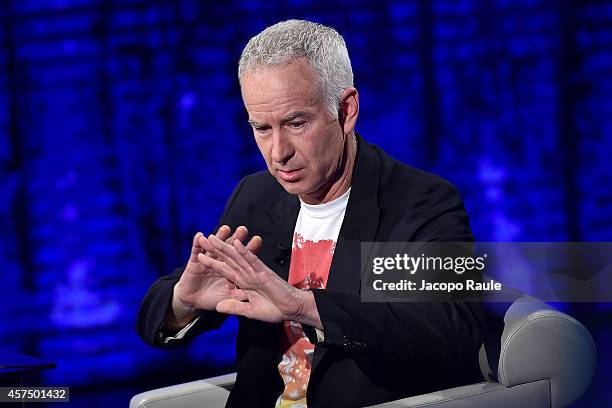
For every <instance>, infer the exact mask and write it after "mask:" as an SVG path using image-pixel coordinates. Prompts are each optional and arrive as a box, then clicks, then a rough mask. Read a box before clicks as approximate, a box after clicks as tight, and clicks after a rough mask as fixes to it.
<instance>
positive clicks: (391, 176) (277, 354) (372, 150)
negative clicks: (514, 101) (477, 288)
mask: <svg viewBox="0 0 612 408" xmlns="http://www.w3.org/2000/svg"><path fill="white" fill-rule="evenodd" d="M357 138H358V151H357V159H356V164H355V168H354V171H353V179H352V189H351V195H350V198H349V202H348V206H347V209H346V214H345V218H344V222H343V223H342V228H341V230H340V234H339V237H338V240H337V243H336V249H335V254H334V258H333V261H332V265H331V270H330V274H329V279H328V282H327V287H326V289H321V290H314V291H313V292H314V295H315V301H316V304H317V308H318V311H319V315H320V316H321V321H322V323H323V328H324V334H325V341H324V342H322V343H318V344H317V342H316V336H315V335H314V330H313V329H312V328H311V327H305V331H306V333H307V335H308V336H309V338H310V339H311V341H312V342H313V343H314V344H315V346H316V347H315V352H314V358H313V367H312V371H311V377H310V382H309V385H308V394H307V401H308V406H309V407H310V408H318V407H359V406H364V405H371V404H377V403H380V402H384V401H390V400H394V399H398V398H403V397H407V396H411V395H418V394H422V393H427V392H431V391H435V390H439V389H444V388H449V387H455V386H459V385H464V384H469V383H473V382H478V381H482V376H481V374H480V370H479V366H478V350H479V348H480V346H481V344H482V338H481V326H482V312H481V305H480V304H479V303H462V302H438V303H434V302H429V303H398V302H389V303H362V302H361V300H360V295H359V291H360V289H359V288H360V256H359V253H360V243H361V242H367V241H377V242H389V241H447V242H453V241H454V242H466V241H469V242H471V241H473V237H472V233H471V230H470V226H469V221H468V217H467V214H466V212H465V209H464V206H463V202H462V200H461V197H460V195H459V193H458V192H457V190H456V189H455V188H454V187H453V186H452V185H451V184H449V183H448V182H446V181H445V180H443V179H441V178H440V177H438V176H435V175H432V174H430V173H427V172H424V171H421V170H418V169H415V168H412V167H409V166H407V165H404V164H402V163H400V162H398V161H396V160H394V159H393V158H391V157H390V156H388V155H387V154H386V153H385V152H383V151H382V150H381V149H380V148H378V147H376V146H373V145H370V144H368V143H366V142H365V141H364V140H363V139H362V138H361V137H359V136H358V137H357ZM299 208H300V205H299V200H298V198H297V197H296V196H294V195H290V194H288V193H287V192H285V190H284V189H283V188H282V187H281V186H280V184H278V182H277V181H276V180H275V179H274V178H273V177H272V176H271V175H270V173H269V172H267V171H263V172H259V173H255V174H253V175H250V176H247V177H245V178H244V179H243V180H242V181H241V182H240V183H239V184H238V186H237V187H236V189H235V191H234V192H233V194H232V196H231V197H230V199H229V201H228V203H227V205H226V208H225V211H224V213H223V216H222V217H221V220H220V225H221V224H228V225H230V226H231V227H232V228H234V227H237V226H239V225H245V226H247V227H248V228H249V232H250V233H251V234H253V235H255V234H256V235H260V236H261V237H262V238H263V246H262V248H261V250H260V251H259V253H258V256H259V257H260V258H261V260H262V261H263V262H265V263H266V265H268V266H269V267H270V268H271V269H273V270H274V271H275V272H277V273H278V274H279V275H280V276H281V277H283V278H284V279H287V276H288V272H289V263H290V260H289V257H290V248H291V244H292V236H293V229H294V227H295V223H296V220H297V216H298V212H299ZM181 273H182V269H177V270H176V271H175V272H174V273H173V274H171V275H168V276H165V277H162V278H160V279H158V280H157V281H156V282H155V283H154V284H153V285H152V286H151V288H150V289H149V291H148V292H147V294H146V295H145V298H144V299H143V301H142V305H141V308H140V311H139V315H138V332H139V334H140V336H141V337H142V338H143V339H144V340H145V341H146V342H147V343H149V344H153V345H156V346H160V347H168V346H174V345H177V344H181V343H184V342H185V341H188V340H189V338H191V337H193V336H195V335H197V334H199V333H201V332H203V331H207V330H212V329H215V328H217V327H219V326H220V325H221V323H222V322H223V320H224V319H225V318H226V317H227V316H225V315H221V314H219V313H216V312H206V313H204V314H203V315H202V317H201V318H200V320H199V321H198V323H197V324H196V325H195V326H194V328H192V329H191V330H190V331H189V333H188V335H187V336H186V337H185V338H184V339H183V340H181V341H177V342H175V343H174V344H169V345H164V344H162V343H161V341H160V339H161V334H160V330H161V328H162V324H163V320H164V315H165V312H166V310H167V308H168V306H169V305H170V303H171V296H172V289H173V286H174V285H175V284H176V282H177V281H178V279H179V277H180V275H181ZM282 333H283V332H282V325H281V324H270V323H264V322H260V321H256V320H250V319H246V318H242V317H241V318H239V329H238V337H237V342H236V349H237V372H238V375H237V379H236V383H235V385H234V388H233V389H232V392H231V394H230V397H229V399H228V402H227V406H228V407H273V406H274V403H275V401H276V399H277V398H278V396H279V395H280V393H281V392H282V390H283V382H282V379H281V377H280V375H279V373H278V368H277V365H278V363H279V362H280V360H281V357H282V356H281V343H280V341H281V338H282V337H281V336H282Z"/></svg>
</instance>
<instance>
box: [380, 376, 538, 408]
mask: <svg viewBox="0 0 612 408" xmlns="http://www.w3.org/2000/svg"><path fill="white" fill-rule="evenodd" d="M548 383H549V382H548V380H541V381H536V382H532V383H527V384H521V385H517V386H516V387H511V388H507V387H506V386H504V385H502V384H500V383H493V382H482V383H478V384H471V385H465V386H462V387H456V388H449V389H447V390H441V391H436V392H432V393H430V394H423V395H417V396H414V397H409V398H404V399H400V400H396V401H391V402H385V403H383V404H378V405H374V406H372V407H370V408H480V407H495V408H516V407H529V408H550V399H549V393H548V387H549V384H548Z"/></svg>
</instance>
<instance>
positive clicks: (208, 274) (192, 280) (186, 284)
mask: <svg viewBox="0 0 612 408" xmlns="http://www.w3.org/2000/svg"><path fill="white" fill-rule="evenodd" d="M190 266H191V267H190ZM179 285H181V291H182V301H183V302H185V303H188V304H191V305H193V307H195V308H196V309H202V310H215V308H216V307H217V303H219V302H220V301H221V300H223V299H228V298H229V297H230V295H231V293H232V291H233V290H234V289H235V285H234V284H233V283H232V282H230V281H228V280H227V279H225V278H224V277H223V276H221V275H219V274H218V273H215V272H213V271H211V270H207V268H205V267H204V266H203V265H202V264H200V263H196V264H194V265H189V266H188V267H187V268H185V272H183V276H182V277H181V281H180V282H179Z"/></svg>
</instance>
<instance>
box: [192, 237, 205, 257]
mask: <svg viewBox="0 0 612 408" xmlns="http://www.w3.org/2000/svg"><path fill="white" fill-rule="evenodd" d="M203 235H204V234H202V233H201V232H198V233H196V234H195V235H194V237H193V243H192V244H191V254H190V256H189V262H198V254H199V253H201V252H202V246H201V245H200V237H201V236H203Z"/></svg>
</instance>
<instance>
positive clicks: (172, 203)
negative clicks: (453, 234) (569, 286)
mask: <svg viewBox="0 0 612 408" xmlns="http://www.w3.org/2000/svg"><path fill="white" fill-rule="evenodd" d="M287 18H304V19H310V20H314V21H318V22H321V23H324V24H328V25H331V26H333V27H335V28H336V29H337V30H338V31H339V32H340V33H342V34H343V35H344V37H345V39H346V42H347V45H348V48H349V52H350V54H351V57H352V62H353V69H354V72H355V79H356V86H357V88H358V90H359V92H360V99H361V114H360V118H359V121H358V127H357V129H358V131H359V132H360V133H361V134H362V135H363V136H364V137H365V138H366V139H367V140H368V141H370V142H373V143H376V144H379V145H380V146H382V147H383V148H384V149H386V150H387V151H388V152H390V153H391V154H392V155H394V156H395V157H396V158H399V159H401V160H403V161H405V162H406V163H409V164H412V165H415V166H419V167H422V168H425V169H427V170H430V171H433V172H436V173H438V174H440V175H442V176H443V177H446V178H448V179H450V180H451V181H452V182H453V183H455V184H456V185H457V186H458V188H459V189H460V190H461V192H462V193H463V195H464V198H465V201H466V205H467V208H468V211H469V213H470V215H471V220H472V226H473V229H474V232H475V235H476V237H477V239H479V240H481V241H611V240H612V191H611V190H612V189H611V180H612V165H611V153H610V152H611V151H612V5H611V4H610V3H607V4H606V3H605V2H601V1H592V2H589V1H554V0H550V1H547V0H511V1H510V0H495V1H477V0H420V1H393V0H378V1H376V2H371V1H359V0H350V1H348V0H340V1H334V2H315V1H309V0H292V1H261V2H257V1H252V0H251V1H223V2H221V1H219V2H213V1H199V0H185V1H170V0H168V1H163V0H158V1H144V0H129V1H128V0H122V1H118V0H117V1H104V0H12V1H11V0H3V1H1V2H0V273H1V277H2V280H1V286H2V289H1V293H2V296H1V301H0V302H1V307H0V317H1V326H0V347H1V348H2V350H6V351H14V352H20V353H24V354H29V355H35V356H44V357H47V358H49V359H52V360H55V361H57V362H58V368H57V369H55V370H49V371H47V372H46V373H45V374H44V377H43V380H44V381H45V382H46V383H48V384H57V385H70V386H72V387H87V386H96V385H101V384H125V383H130V382H137V381H139V379H140V381H142V379H143V378H148V377H147V375H149V374H151V373H153V375H155V376H157V377H158V378H164V377H163V376H164V375H166V377H165V379H163V380H162V382H165V383H168V384H170V383H172V382H173V380H176V379H177V378H181V379H183V377H181V375H180V374H181V370H182V369H181V368H180V367H183V368H184V370H188V371H189V370H190V372H191V373H192V374H190V375H192V376H193V379H195V378H196V377H198V375H200V376H204V375H208V374H210V373H218V372H222V371H229V370H231V369H232V364H233V360H234V348H233V347H234V346H233V344H234V342H233V336H234V333H235V329H236V323H235V321H230V322H229V323H228V324H227V325H226V326H224V328H223V329H222V330H220V331H218V332H216V333H209V334H206V335H203V336H201V337H200V338H199V339H197V340H196V341H195V342H194V343H193V344H192V345H191V346H189V347H186V348H183V349H180V350H176V351H172V352H165V351H159V350H154V349H152V348H150V347H148V346H145V345H144V344H143V343H142V342H141V341H140V339H139V338H138V337H137V336H136V333H135V317H136V311H137V309H138V305H139V301H140V299H141V297H142V296H143V294H144V292H145V291H146V289H147V288H148V286H149V285H150V284H151V282H152V281H153V280H155V279H156V278H157V277H159V276H161V275H164V274H167V273H170V272H171V271H172V270H173V268H174V267H176V266H180V265H181V264H183V263H184V262H185V261H186V259H187V256H188V253H189V247H190V242H191V239H192V238H191V237H192V236H193V234H194V233H195V232H197V231H203V232H206V233H208V232H212V231H213V229H214V227H215V225H216V222H217V219H218V217H219V215H220V213H221V211H222V208H223V205H224V203H225V200H226V198H227V197H228V195H229V194H230V193H231V191H232V190H233V188H234V186H235V185H236V183H237V182H238V181H239V180H240V178H241V177H242V176H244V175H245V174H248V173H250V172H253V171H256V170H260V169H263V168H264V163H263V161H262V160H261V158H260V157H259V153H258V151H257V148H256V146H255V144H254V142H253V140H252V134H251V131H250V128H249V126H248V124H247V122H246V119H247V117H246V113H245V111H244V108H243V106H242V101H241V98H240V90H239V87H238V83H237V75H236V71H237V61H238V57H239V55H240V51H241V49H242V47H243V46H244V45H245V44H246V42H247V40H248V39H249V38H250V37H251V36H253V35H254V34H256V33H258V32H259V31H261V30H262V29H263V28H265V27H266V26H268V25H270V24H273V23H275V22H277V21H279V20H283V19H287ZM561 306H564V305H561ZM564 307H565V308H566V310H568V311H569V312H570V313H571V311H572V308H575V307H576V306H574V305H565V306H564ZM588 310H589V313H591V314H592V316H599V317H602V316H607V317H609V315H610V308H609V307H607V305H605V304H599V305H591V308H590V309H588ZM602 319H603V317H602ZM595 320H597V319H595ZM602 321H605V319H603V320H602ZM598 330H599V331H598ZM593 331H594V333H595V335H596V336H599V337H598V346H599V348H600V355H601V356H604V357H605V356H607V357H610V356H611V353H612V350H611V349H610V346H609V343H608V344H606V343H605V341H604V340H603V339H606V338H608V339H609V338H610V329H609V328H601V327H600V328H599V329H597V327H594V328H593ZM606 336H607V337H606ZM610 360H611V359H610V358H608V359H607V361H608V363H607V364H608V366H606V365H605V361H604V360H601V362H600V368H599V375H600V376H601V375H604V374H607V375H609V374H611V370H610V367H609V361H610ZM177 365H178V366H177ZM169 367H170V368H169ZM171 367H174V368H171ZM602 367H603V368H602ZM168 373H173V374H172V375H174V377H172V376H171V375H170V374H168ZM598 378H599V377H598ZM602 380H603V379H602ZM597 381H598V382H599V381H601V380H597ZM146 385H147V384H142V388H143V389H144V388H146ZM591 392H592V394H591V395H594V397H589V398H591V399H590V400H592V401H594V400H595V399H594V398H603V397H604V395H607V396H608V397H606V398H608V400H609V398H610V391H609V390H608V389H604V388H603V387H601V388H599V389H597V387H596V389H594V390H592V391H591ZM602 400H603V399H602ZM585 406H588V405H585Z"/></svg>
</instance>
